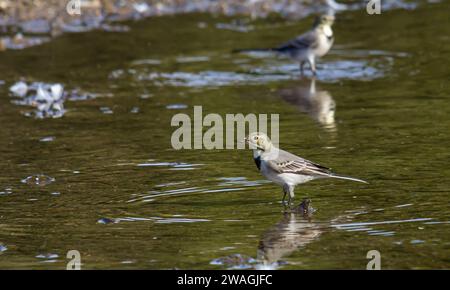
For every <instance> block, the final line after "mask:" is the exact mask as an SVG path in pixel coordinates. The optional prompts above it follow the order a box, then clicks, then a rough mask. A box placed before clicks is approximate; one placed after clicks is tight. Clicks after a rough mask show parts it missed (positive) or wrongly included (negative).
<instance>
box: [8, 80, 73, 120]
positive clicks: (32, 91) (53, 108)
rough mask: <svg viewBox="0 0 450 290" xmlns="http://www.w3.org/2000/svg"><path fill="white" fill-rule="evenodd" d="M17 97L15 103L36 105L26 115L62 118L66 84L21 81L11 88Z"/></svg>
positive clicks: (12, 93)
mask: <svg viewBox="0 0 450 290" xmlns="http://www.w3.org/2000/svg"><path fill="white" fill-rule="evenodd" d="M9 91H10V93H11V95H12V97H14V98H15V99H14V100H13V101H12V103H13V104H16V105H21V106H31V107H34V108H35V110H34V111H27V112H25V113H24V115H25V116H28V117H35V118H39V119H42V118H60V117H62V116H63V115H64V113H65V109H64V86H63V85H62V84H47V83H40V82H33V83H31V84H27V83H25V82H23V81H19V82H17V83H15V84H14V85H12V86H11V87H10V88H9Z"/></svg>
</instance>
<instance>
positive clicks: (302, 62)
mask: <svg viewBox="0 0 450 290" xmlns="http://www.w3.org/2000/svg"><path fill="white" fill-rule="evenodd" d="M304 65H305V61H304V60H303V61H301V62H300V74H301V75H302V76H303V75H304V74H305V71H304V69H303V66H304Z"/></svg>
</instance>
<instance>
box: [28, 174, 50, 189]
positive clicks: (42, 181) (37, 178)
mask: <svg viewBox="0 0 450 290" xmlns="http://www.w3.org/2000/svg"><path fill="white" fill-rule="evenodd" d="M55 180H56V179H55V178H53V177H51V176H48V175H44V174H37V175H31V176H28V177H27V178H25V179H22V183H25V184H28V185H36V186H46V185H48V184H50V183H53V182H55Z"/></svg>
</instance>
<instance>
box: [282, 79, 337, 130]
mask: <svg viewBox="0 0 450 290" xmlns="http://www.w3.org/2000/svg"><path fill="white" fill-rule="evenodd" d="M279 95H280V96H281V98H282V99H283V100H285V101H286V102H288V103H290V104H292V105H294V106H295V107H297V108H298V109H299V110H300V111H301V112H304V113H307V114H309V116H310V117H311V118H312V119H313V120H315V121H316V122H318V123H319V124H320V125H322V126H323V128H324V129H326V130H327V131H330V132H335V131H336V122H335V119H334V115H335V111H336V103H335V101H334V99H333V97H332V96H331V94H330V93H329V92H327V91H323V90H319V89H317V88H316V79H315V78H312V79H311V80H306V79H305V80H301V83H300V84H298V85H297V86H294V87H291V88H285V89H281V90H279Z"/></svg>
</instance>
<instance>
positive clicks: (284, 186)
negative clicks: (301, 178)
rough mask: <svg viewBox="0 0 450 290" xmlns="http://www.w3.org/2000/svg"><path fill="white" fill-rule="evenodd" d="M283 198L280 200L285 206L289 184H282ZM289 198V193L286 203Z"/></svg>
mask: <svg viewBox="0 0 450 290" xmlns="http://www.w3.org/2000/svg"><path fill="white" fill-rule="evenodd" d="M283 193H284V194H283V200H282V202H281V203H282V204H283V205H284V206H285V207H286V195H287V194H288V193H289V186H288V185H287V184H285V185H283ZM290 200H291V196H290V195H289V200H288V204H289V201H290Z"/></svg>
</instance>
